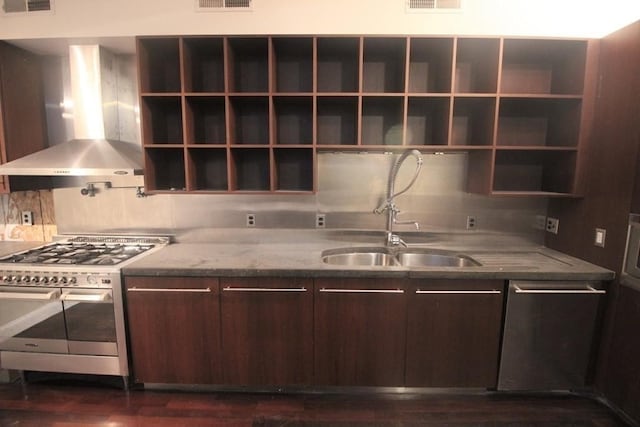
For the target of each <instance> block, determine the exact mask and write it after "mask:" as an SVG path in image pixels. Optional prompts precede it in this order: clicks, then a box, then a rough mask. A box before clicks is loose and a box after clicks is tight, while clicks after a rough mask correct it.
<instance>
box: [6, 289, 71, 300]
mask: <svg viewBox="0 0 640 427" xmlns="http://www.w3.org/2000/svg"><path fill="white" fill-rule="evenodd" d="M59 296H60V291H59V290H58V289H53V290H47V291H46V292H0V300H38V301H51V300H55V299H58V297H59Z"/></svg>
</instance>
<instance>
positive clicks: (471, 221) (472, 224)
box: [467, 215, 476, 230]
mask: <svg viewBox="0 0 640 427" xmlns="http://www.w3.org/2000/svg"><path fill="white" fill-rule="evenodd" d="M474 228H476V217H475V216H471V215H469V216H467V230H472V229H474Z"/></svg>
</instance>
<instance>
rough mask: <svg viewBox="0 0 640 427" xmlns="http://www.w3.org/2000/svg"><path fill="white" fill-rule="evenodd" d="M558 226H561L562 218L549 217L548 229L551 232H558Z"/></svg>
mask: <svg viewBox="0 0 640 427" xmlns="http://www.w3.org/2000/svg"><path fill="white" fill-rule="evenodd" d="M558 227H560V220H558V219H557V218H551V217H547V227H546V228H547V231H548V232H549V233H553V234H558Z"/></svg>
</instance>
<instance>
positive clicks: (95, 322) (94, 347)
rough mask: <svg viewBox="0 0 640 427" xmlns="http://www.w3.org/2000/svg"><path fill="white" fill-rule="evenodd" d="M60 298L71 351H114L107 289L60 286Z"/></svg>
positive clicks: (111, 353)
mask: <svg viewBox="0 0 640 427" xmlns="http://www.w3.org/2000/svg"><path fill="white" fill-rule="evenodd" d="M60 299H61V300H62V303H63V305H64V313H65V318H66V321H67V339H68V343H69V352H70V353H71V354H88V355H97V356H117V355H118V345H117V343H116V321H115V314H114V310H113V292H112V290H111V289H63V291H62V295H61V296H60Z"/></svg>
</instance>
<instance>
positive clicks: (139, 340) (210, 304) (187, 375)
mask: <svg viewBox="0 0 640 427" xmlns="http://www.w3.org/2000/svg"><path fill="white" fill-rule="evenodd" d="M125 284H126V290H127V292H126V303H127V317H128V326H129V338H130V343H131V350H130V351H131V356H132V360H133V374H134V377H135V381H136V382H140V383H166V384H170V383H174V384H218V383H220V374H221V367H222V365H221V363H222V359H221V351H220V350H221V349H220V305H219V299H218V298H219V289H218V279H213V278H182V277H127V278H126V280H125Z"/></svg>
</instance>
